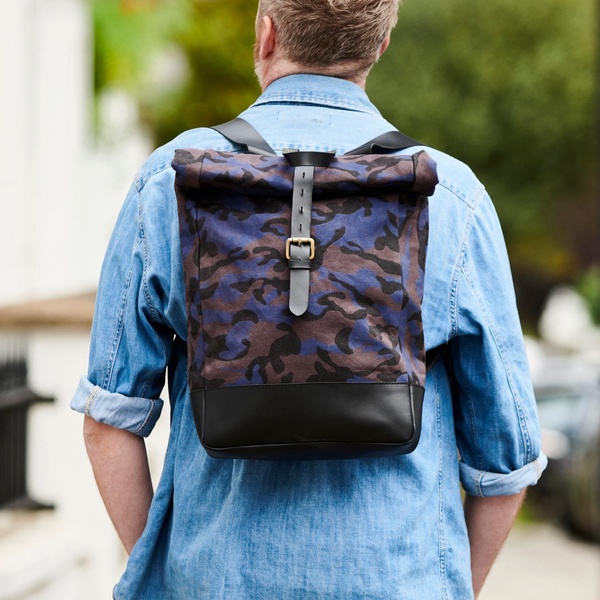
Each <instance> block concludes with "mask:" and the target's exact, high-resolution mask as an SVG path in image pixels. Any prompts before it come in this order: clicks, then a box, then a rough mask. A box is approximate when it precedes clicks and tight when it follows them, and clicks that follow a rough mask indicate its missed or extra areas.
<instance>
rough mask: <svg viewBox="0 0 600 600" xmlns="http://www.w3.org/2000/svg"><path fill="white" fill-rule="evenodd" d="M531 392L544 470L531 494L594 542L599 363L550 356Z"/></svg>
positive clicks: (599, 505)
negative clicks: (536, 404) (543, 455)
mask: <svg viewBox="0 0 600 600" xmlns="http://www.w3.org/2000/svg"><path fill="white" fill-rule="evenodd" d="M535 394H536V400H537V403H538V411H539V415H540V423H541V427H542V450H543V452H544V453H545V454H546V456H548V469H547V472H546V473H545V474H544V475H543V476H542V478H541V480H540V482H539V484H538V485H539V487H538V489H537V490H536V489H535V488H533V490H532V497H533V499H534V501H535V500H536V499H537V500H539V501H541V502H542V503H543V507H544V508H545V509H546V510H547V511H548V512H550V513H551V514H552V515H555V516H557V517H558V518H559V519H560V520H561V521H562V522H563V523H564V524H565V525H567V526H568V527H569V528H570V529H571V530H572V531H573V532H575V533H577V534H579V535H581V536H583V537H585V538H587V539H591V540H595V541H597V542H600V368H598V367H588V366H586V365H582V364H580V363H578V362H577V361H575V362H573V360H572V359H570V360H567V359H564V358H562V359H553V360H552V361H550V362H549V363H548V365H546V368H545V369H544V370H543V371H542V372H541V373H539V374H538V375H537V377H536V379H535ZM536 487H537V486H536Z"/></svg>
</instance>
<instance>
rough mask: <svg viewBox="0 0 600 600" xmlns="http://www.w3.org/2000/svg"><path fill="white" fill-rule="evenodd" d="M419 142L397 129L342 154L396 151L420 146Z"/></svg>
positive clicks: (352, 154)
mask: <svg viewBox="0 0 600 600" xmlns="http://www.w3.org/2000/svg"><path fill="white" fill-rule="evenodd" d="M422 145H423V144H421V142H418V141H417V140H413V138H410V137H408V136H407V135H404V134H403V133H400V132H399V131H388V132H387V133H383V134H381V135H378V136H377V137H376V138H373V139H372V140H371V141H369V142H367V143H366V144H363V145H362V146H358V148H354V150H350V151H349V152H346V154H345V155H344V156H354V155H356V154H388V153H390V152H398V151H399V150H406V148H411V147H412V146H422Z"/></svg>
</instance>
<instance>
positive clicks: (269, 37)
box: [258, 15, 276, 60]
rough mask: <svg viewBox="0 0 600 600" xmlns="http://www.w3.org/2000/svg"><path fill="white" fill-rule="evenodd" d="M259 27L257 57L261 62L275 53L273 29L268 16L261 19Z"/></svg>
mask: <svg viewBox="0 0 600 600" xmlns="http://www.w3.org/2000/svg"><path fill="white" fill-rule="evenodd" d="M261 25H262V26H261V27H260V28H259V32H258V56H259V58H260V59H261V60H267V59H268V58H270V57H271V55H272V54H273V52H274V51H275V45H276V35H275V27H274V26H273V21H272V20H271V17H269V16H268V15H265V16H264V17H263V18H262V23H261Z"/></svg>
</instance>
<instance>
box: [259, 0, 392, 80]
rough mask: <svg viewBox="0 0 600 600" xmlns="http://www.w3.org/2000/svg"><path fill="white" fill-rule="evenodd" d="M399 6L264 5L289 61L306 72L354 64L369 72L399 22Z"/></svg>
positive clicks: (334, 1)
mask: <svg viewBox="0 0 600 600" xmlns="http://www.w3.org/2000/svg"><path fill="white" fill-rule="evenodd" d="M400 2H401V0H260V4H259V7H258V19H259V20H260V19H262V17H264V16H265V15H267V16H269V17H271V19H272V21H273V25H274V27H275V30H276V32H277V39H278V43H279V44H280V47H281V49H282V51H283V53H284V56H285V58H287V59H288V60H290V61H292V62H294V63H296V64H299V65H304V66H311V67H321V68H322V67H330V66H333V65H340V63H345V64H348V63H351V64H354V65H356V66H357V67H359V68H364V69H369V68H370V67H372V66H373V64H375V62H376V61H377V59H378V58H379V53H380V49H381V45H382V44H383V42H384V40H385V39H386V37H387V36H388V35H389V34H390V33H391V31H392V29H393V28H394V26H395V25H396V22H397V20H398V7H399V5H400Z"/></svg>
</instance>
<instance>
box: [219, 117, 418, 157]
mask: <svg viewBox="0 0 600 600" xmlns="http://www.w3.org/2000/svg"><path fill="white" fill-rule="evenodd" d="M211 129H214V130H215V131H217V132H219V133H220V134H221V135H222V136H224V137H225V138H227V139H228V140H229V141H230V142H231V143H232V144H237V145H238V146H242V147H243V148H244V149H245V150H246V151H247V152H250V153H251V154H262V155H263V156H276V153H275V150H273V148H271V146H269V144H268V143H267V141H266V140H265V139H264V138H263V137H262V135H260V133H258V131H256V129H254V127H252V125H250V123H248V121H245V120H244V119H240V118H239V117H237V118H236V119H233V120H232V121H228V122H227V123H223V124H222V125H215V126H214V127H211ZM412 146H422V144H421V142H418V141H417V140H414V139H413V138H410V137H408V136H407V135H404V134H403V133H400V132H399V131H388V132H387V133H384V134H382V135H379V136H377V137H376V138H373V139H372V140H370V141H368V142H367V143H366V144H362V145H361V146H358V147H357V148H354V150H350V151H349V152H346V154H345V156H355V155H357V154H388V153H390V152H398V151H400V150H406V148H410V147H412Z"/></svg>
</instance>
